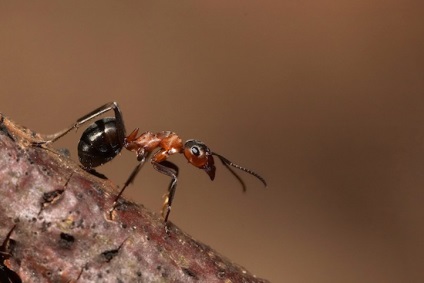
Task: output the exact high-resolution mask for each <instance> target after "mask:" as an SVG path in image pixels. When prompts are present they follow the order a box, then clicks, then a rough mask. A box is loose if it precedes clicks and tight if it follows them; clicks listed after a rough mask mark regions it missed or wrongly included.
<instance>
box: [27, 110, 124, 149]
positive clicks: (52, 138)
mask: <svg viewBox="0 0 424 283" xmlns="http://www.w3.org/2000/svg"><path fill="white" fill-rule="evenodd" d="M109 110H113V111H114V112H115V119H116V126H117V129H118V131H119V136H121V137H124V136H125V125H124V121H123V118H122V113H121V110H120V109H119V106H118V103H116V102H109V103H106V104H104V105H102V106H100V107H99V108H97V109H95V110H93V111H91V112H90V113H88V114H86V115H84V116H82V117H81V118H79V119H78V120H77V121H76V122H75V123H74V124H72V125H71V126H69V127H67V128H65V129H63V130H61V131H59V132H57V133H54V134H51V135H44V137H43V141H40V142H35V143H34V144H35V145H42V144H47V143H53V142H55V141H57V140H58V139H60V138H61V137H63V136H64V135H66V134H67V133H69V132H70V131H71V130H73V129H78V128H79V127H80V126H81V125H83V124H84V123H86V122H88V121H90V120H92V119H94V118H96V117H98V116H100V115H102V114H103V113H105V112H107V111H109Z"/></svg>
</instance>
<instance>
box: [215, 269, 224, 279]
mask: <svg viewBox="0 0 424 283" xmlns="http://www.w3.org/2000/svg"><path fill="white" fill-rule="evenodd" d="M216 277H218V278H219V279H224V278H225V271H224V270H220V271H218V273H217V274H216Z"/></svg>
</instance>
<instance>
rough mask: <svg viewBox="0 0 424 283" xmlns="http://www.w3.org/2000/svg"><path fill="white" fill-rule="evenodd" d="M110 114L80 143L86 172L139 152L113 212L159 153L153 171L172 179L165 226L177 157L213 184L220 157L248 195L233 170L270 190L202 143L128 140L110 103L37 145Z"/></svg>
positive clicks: (168, 136)
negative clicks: (124, 151) (122, 154)
mask: <svg viewBox="0 0 424 283" xmlns="http://www.w3.org/2000/svg"><path fill="white" fill-rule="evenodd" d="M110 110H113V111H114V112H115V117H106V118H103V119H100V120H97V121H95V122H94V123H93V124H91V125H90V126H88V127H87V129H86V130H85V131H84V132H83V134H82V136H81V139H80V141H79V143H78V157H79V160H80V162H81V164H82V166H83V167H84V169H86V170H92V168H94V167H97V166H99V165H102V164H104V163H106V162H108V161H110V160H112V159H113V158H114V157H115V156H116V155H118V153H119V152H120V151H121V150H122V149H123V148H126V149H127V150H129V151H133V152H135V154H136V156H137V161H138V164H137V166H136V167H135V168H134V170H133V171H132V173H131V175H130V176H129V177H128V179H127V181H126V182H125V184H124V186H123V187H122V189H121V191H120V192H119V193H118V195H117V196H116V198H115V200H114V205H113V207H112V209H111V212H112V211H113V210H114V209H115V207H116V205H117V201H118V199H119V198H120V196H121V195H122V193H123V192H124V190H125V189H126V188H127V186H128V185H129V184H131V183H132V182H133V181H134V179H135V177H136V175H137V173H138V172H139V171H140V169H141V167H142V165H143V164H144V162H145V161H146V159H147V158H149V156H150V155H151V154H152V153H153V151H155V150H157V151H156V152H155V153H154V154H153V157H152V158H151V160H150V162H151V164H152V165H153V168H154V169H155V170H156V171H158V172H160V173H162V174H165V175H167V176H169V177H171V178H172V180H171V183H170V184H169V187H168V193H167V194H166V195H165V201H164V204H163V207H162V217H163V218H164V220H165V222H167V221H168V217H169V213H170V212H171V205H172V201H173V199H174V196H175V189H176V186H177V181H178V171H179V169H178V166H177V165H175V164H174V163H172V162H170V161H168V160H167V158H168V157H169V156H170V155H173V154H175V153H182V154H184V156H185V158H186V159H187V160H188V162H189V163H190V164H192V165H194V166H195V167H197V168H200V169H202V170H204V171H205V172H206V173H207V174H208V175H209V178H210V179H211V180H213V179H214V178H215V169H216V168H215V165H214V159H213V156H216V157H218V158H219V159H220V160H221V161H222V163H223V164H224V165H225V167H227V168H228V169H229V170H230V171H231V173H232V174H233V175H234V176H235V177H236V178H237V179H238V180H239V182H240V183H241V184H242V186H243V190H244V191H245V184H244V182H243V180H242V179H241V178H240V177H239V176H238V175H237V174H236V173H235V172H234V171H233V170H232V168H230V167H234V168H237V169H239V170H242V171H244V172H247V173H249V174H251V175H253V176H255V177H256V178H258V179H259V180H260V181H261V182H262V183H263V184H264V186H265V187H266V186H267V184H266V181H265V179H264V178H262V177H261V176H260V175H259V174H257V173H255V172H253V171H252V170H249V169H247V168H244V167H242V166H240V165H237V164H235V163H233V162H231V161H229V160H228V159H226V158H225V157H223V156H222V155H220V154H217V153H215V152H213V151H211V150H210V149H209V148H208V147H207V146H206V145H205V144H204V143H203V142H201V141H198V140H194V139H190V140H187V141H186V142H185V143H183V142H182V140H181V138H180V137H179V136H178V135H177V134H176V133H174V132H171V131H162V132H158V133H152V132H144V133H142V134H140V135H138V130H139V129H138V128H136V129H135V130H134V131H132V132H131V133H130V134H129V135H128V136H126V131H125V125H124V121H123V118H122V113H121V110H120V108H119V106H118V104H117V103H116V102H109V103H106V104H105V105H103V106H100V107H99V108H97V109H95V110H93V111H92V112H90V113H88V114H87V115H85V116H83V117H81V118H79V119H78V120H77V121H76V122H75V123H74V124H72V125H71V126H69V127H68V128H66V129H64V130H62V131H60V132H57V133H55V134H52V135H48V136H46V137H45V139H44V141H42V142H37V143H36V145H42V144H48V143H53V142H55V141H56V140H58V139H59V138H61V137H63V136H64V135H66V134H67V133H69V132H70V131H71V130H72V129H78V128H79V127H80V126H81V125H82V124H84V123H86V122H88V121H90V120H92V119H94V118H96V117H97V116H99V115H102V114H103V113H105V112H107V111H110Z"/></svg>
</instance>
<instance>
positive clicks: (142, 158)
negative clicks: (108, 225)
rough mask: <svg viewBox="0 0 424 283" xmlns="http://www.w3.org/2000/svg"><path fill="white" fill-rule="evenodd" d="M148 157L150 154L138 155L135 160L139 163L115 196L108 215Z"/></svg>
mask: <svg viewBox="0 0 424 283" xmlns="http://www.w3.org/2000/svg"><path fill="white" fill-rule="evenodd" d="M149 155H150V153H146V154H143V155H140V156H139V157H138V158H137V159H138V161H139V163H138V164H137V166H136V167H135V168H134V170H133V171H132V172H131V175H130V176H129V177H128V179H127V181H125V184H124V186H123V187H122V189H121V190H120V191H119V193H118V194H117V195H116V197H115V200H114V201H113V205H112V208H111V209H110V210H109V215H111V214H112V212H113V211H114V210H115V208H116V205H117V203H118V200H119V198H120V197H121V195H122V193H123V192H124V191H125V189H126V188H127V187H128V186H129V185H130V184H131V183H132V182H134V179H135V177H136V176H137V174H138V172H140V169H141V167H143V165H144V163H145V161H146V158H148V157H149Z"/></svg>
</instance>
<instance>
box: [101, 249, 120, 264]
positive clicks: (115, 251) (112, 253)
mask: <svg viewBox="0 0 424 283" xmlns="http://www.w3.org/2000/svg"><path fill="white" fill-rule="evenodd" d="M118 252H119V249H113V250H109V251H105V252H102V254H101V256H102V258H103V260H104V261H105V262H110V261H111V260H112V259H113V258H114V257H115V256H116V255H117V254H118Z"/></svg>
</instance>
